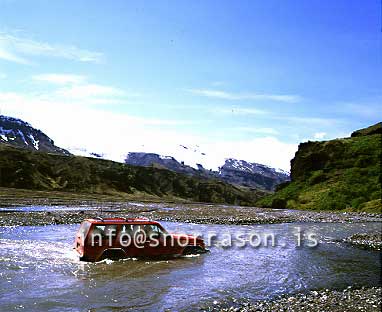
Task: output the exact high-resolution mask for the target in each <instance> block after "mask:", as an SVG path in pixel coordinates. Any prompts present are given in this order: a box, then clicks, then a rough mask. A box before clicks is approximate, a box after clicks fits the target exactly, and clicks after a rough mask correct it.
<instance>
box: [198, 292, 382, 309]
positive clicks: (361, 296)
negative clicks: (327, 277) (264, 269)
mask: <svg viewBox="0 0 382 312" xmlns="http://www.w3.org/2000/svg"><path fill="white" fill-rule="evenodd" d="M381 302H382V288H381V287H371V288H360V289H353V288H352V287H350V286H349V287H348V288H346V289H345V290H342V291H337V290H328V289H324V290H318V291H310V292H308V293H299V294H295V295H287V296H280V297H278V298H275V299H273V300H262V301H256V302H244V303H239V304H237V303H236V304H235V305H233V306H230V307H222V306H220V305H219V304H216V305H215V306H213V307H210V308H207V309H206V310H204V311H221V312H254V311H257V312H274V311H289V312H299V311H321V312H326V311H327V312H355V311H362V312H374V311H375V312H379V311H381Z"/></svg>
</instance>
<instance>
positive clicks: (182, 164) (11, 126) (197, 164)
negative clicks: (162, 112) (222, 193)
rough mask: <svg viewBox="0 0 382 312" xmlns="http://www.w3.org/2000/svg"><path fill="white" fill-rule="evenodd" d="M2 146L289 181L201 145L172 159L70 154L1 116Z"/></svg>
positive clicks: (271, 182) (266, 182) (262, 184)
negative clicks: (219, 155)
mask: <svg viewBox="0 0 382 312" xmlns="http://www.w3.org/2000/svg"><path fill="white" fill-rule="evenodd" d="M0 144H2V145H9V146H13V147H17V148H25V149H28V150H34V151H41V152H48V153H55V154H61V155H71V153H72V154H74V155H78V156H85V157H93V158H101V159H109V160H114V161H119V162H125V163H127V164H130V165H135V166H156V167H159V168H164V169H169V170H172V171H175V172H179V173H182V174H187V175H193V176H198V177H204V178H207V179H208V178H214V179H220V180H223V181H225V182H228V183H231V184H236V185H242V186H246V187H250V188H261V189H265V190H274V188H275V186H276V185H277V184H280V183H282V182H284V181H288V180H289V173H288V172H285V171H283V170H279V169H274V168H271V167H269V166H266V165H262V164H258V163H251V162H247V161H244V160H237V159H233V158H228V159H225V160H224V158H213V157H211V155H207V154H206V153H204V152H203V151H202V150H201V149H200V147H199V146H198V145H195V146H186V145H183V144H179V145H178V146H175V147H174V148H172V149H171V150H172V151H173V153H174V155H172V156H162V155H159V154H155V153H148V152H131V153H128V154H127V155H126V154H125V155H120V154H118V155H112V154H110V153H108V152H107V151H105V152H99V151H90V150H88V149H85V148H81V147H70V148H68V150H69V151H68V150H66V149H62V148H60V147H57V146H55V145H54V142H53V140H52V139H50V138H49V137H48V136H47V135H46V134H44V133H43V132H42V131H40V130H38V129H35V128H33V127H32V126H31V125H30V124H29V123H27V122H24V121H22V120H20V119H16V118H12V117H7V116H2V115H0ZM223 162H224V163H223ZM210 168H214V169H215V170H212V169H210ZM216 168H217V169H216Z"/></svg>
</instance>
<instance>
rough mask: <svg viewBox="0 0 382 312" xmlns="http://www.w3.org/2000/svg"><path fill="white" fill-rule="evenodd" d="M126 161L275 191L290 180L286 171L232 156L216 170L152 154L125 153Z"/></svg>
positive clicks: (131, 163) (136, 164)
mask: <svg viewBox="0 0 382 312" xmlns="http://www.w3.org/2000/svg"><path fill="white" fill-rule="evenodd" d="M125 162H126V163H127V164H130V165H135V166H156V167H160V168H166V169H169V170H173V171H175V172H179V173H183V174H189V175H197V176H203V177H205V178H217V179H221V180H223V181H225V182H228V183H231V184H236V185H241V186H246V187H250V188H262V189H265V190H274V188H275V187H276V185H278V184H280V183H282V182H285V181H288V180H289V173H287V172H285V171H283V170H281V169H275V168H271V167H269V166H266V165H262V164H258V163H250V162H247V161H244V160H237V159H233V158H229V159H226V160H225V163H224V164H223V165H222V166H221V167H219V170H218V171H213V170H208V169H205V168H204V167H203V166H202V165H201V164H198V163H197V164H196V166H197V169H195V168H193V167H191V166H188V165H186V164H185V163H184V162H183V161H181V162H179V161H177V160H176V159H175V158H174V157H171V156H161V155H158V154H154V153H143V152H133V153H128V155H127V156H126V160H125Z"/></svg>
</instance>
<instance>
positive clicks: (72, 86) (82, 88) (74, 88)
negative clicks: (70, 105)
mask: <svg viewBox="0 0 382 312" xmlns="http://www.w3.org/2000/svg"><path fill="white" fill-rule="evenodd" d="M32 79H33V80H34V81H35V82H37V83H49V84H51V85H53V86H56V87H57V88H56V89H55V90H54V91H53V92H50V93H46V92H45V94H43V95H40V97H43V98H45V99H46V100H53V99H55V100H56V101H81V103H82V104H83V105H93V104H113V103H114V104H120V103H125V102H126V97H127V96H129V97H131V96H138V94H136V93H127V92H125V91H124V90H121V89H119V88H116V87H112V86H107V85H101V84H95V83H90V82H88V81H87V78H86V77H85V76H82V75H74V74H58V73H49V74H40V75H35V76H33V77H32Z"/></svg>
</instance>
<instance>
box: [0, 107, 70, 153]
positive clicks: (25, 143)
mask: <svg viewBox="0 0 382 312" xmlns="http://www.w3.org/2000/svg"><path fill="white" fill-rule="evenodd" d="M0 144H3V145H10V146H13V147H17V148H25V149H29V150H34V151H41V152H48V153H55V154H62V155H70V153H69V152H68V151H67V150H65V149H62V148H60V147H57V146H55V145H54V141H53V140H52V139H51V138H49V137H48V136H47V135H46V134H45V133H43V132H42V131H40V130H38V129H35V128H33V127H32V126H31V125H30V124H29V123H27V122H25V121H22V120H21V119H17V118H12V117H7V116H3V115H0Z"/></svg>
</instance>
